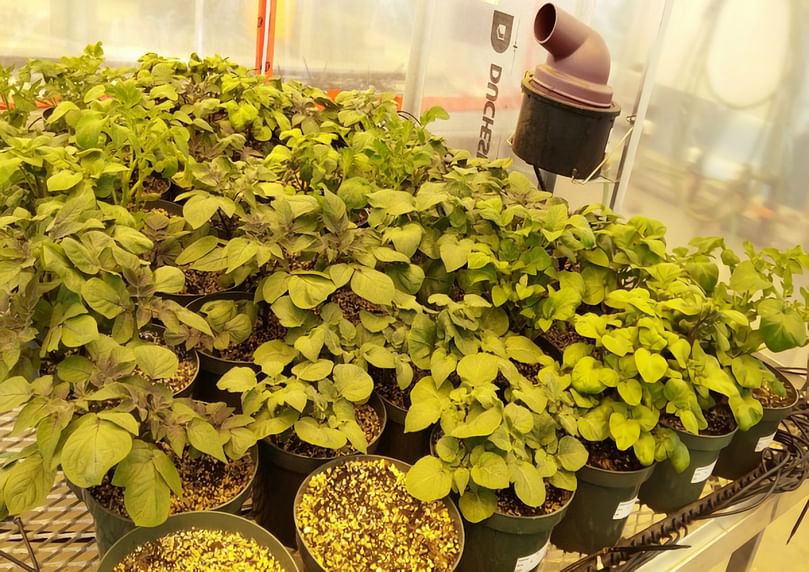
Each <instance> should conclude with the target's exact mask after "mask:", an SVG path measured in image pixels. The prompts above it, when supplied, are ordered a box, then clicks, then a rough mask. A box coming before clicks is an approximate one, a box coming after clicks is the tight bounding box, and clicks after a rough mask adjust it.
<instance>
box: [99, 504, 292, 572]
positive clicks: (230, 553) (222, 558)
mask: <svg viewBox="0 0 809 572" xmlns="http://www.w3.org/2000/svg"><path fill="white" fill-rule="evenodd" d="M223 546H227V550H223V549H222V547H223ZM158 564H159V565H161V566H167V567H175V566H193V567H194V569H195V570H200V571H203V570H221V569H223V568H227V567H229V566H239V565H241V566H244V565H249V566H250V569H251V570H256V571H264V572H298V566H297V565H296V564H295V561H294V560H293V558H292V556H290V554H289V552H287V550H286V548H284V546H283V545H282V544H281V543H280V542H279V541H278V540H277V539H276V538H275V537H274V536H272V535H271V534H270V533H268V532H267V531H266V530H264V529H263V528H261V527H260V526H258V525H257V524H255V523H253V522H251V521H249V520H247V519H245V518H242V517H240V516H236V515H233V514H227V513H221V512H205V511H202V512H195V513H184V514H178V515H175V516H171V517H169V519H168V520H167V521H166V522H164V523H163V524H161V525H158V526H155V527H148V528H136V529H135V530H132V531H130V532H128V533H127V534H126V535H124V536H123V537H122V538H121V539H120V540H118V542H116V543H115V544H114V545H113V546H112V547H111V548H110V549H109V550H108V551H107V553H106V554H105V555H104V557H103V558H102V559H101V563H100V564H99V566H98V569H99V571H101V572H113V571H119V570H124V571H131V572H135V571H136V570H142V569H143V568H144V567H148V566H150V565H158Z"/></svg>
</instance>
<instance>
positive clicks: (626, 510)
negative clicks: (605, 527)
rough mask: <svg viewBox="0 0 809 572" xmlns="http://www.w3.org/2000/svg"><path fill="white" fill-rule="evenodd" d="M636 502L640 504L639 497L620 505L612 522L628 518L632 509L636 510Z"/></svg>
mask: <svg viewBox="0 0 809 572" xmlns="http://www.w3.org/2000/svg"><path fill="white" fill-rule="evenodd" d="M636 502H638V497H635V498H633V499H629V500H625V501H624V502H622V503H620V504H619V505H618V506H617V507H616V509H615V514H613V515H612V520H621V519H622V518H626V517H628V516H629V514H630V513H631V512H632V509H633V508H635V503H636Z"/></svg>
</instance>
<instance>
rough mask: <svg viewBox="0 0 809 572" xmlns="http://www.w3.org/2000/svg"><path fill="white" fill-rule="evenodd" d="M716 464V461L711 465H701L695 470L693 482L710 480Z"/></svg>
mask: <svg viewBox="0 0 809 572" xmlns="http://www.w3.org/2000/svg"><path fill="white" fill-rule="evenodd" d="M715 465H716V461H714V462H713V463H711V464H710V465H705V466H704V467H699V468H698V469H697V470H696V471H694V476H693V477H691V482H692V483H701V482H702V481H706V480H708V477H710V476H711V473H713V468H714V466H715Z"/></svg>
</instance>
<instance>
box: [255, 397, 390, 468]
mask: <svg viewBox="0 0 809 572" xmlns="http://www.w3.org/2000/svg"><path fill="white" fill-rule="evenodd" d="M374 396H376V397H377V398H378V399H380V402H379V409H377V408H375V407H374V411H376V414H377V415H378V416H379V420H380V425H381V426H380V429H379V434H378V435H377V436H376V437H374V438H373V439H372V440H371V441H369V442H368V447H370V446H371V445H373V444H374V443H376V442H377V441H379V439H380V438H381V437H382V434H383V433H384V432H385V426H386V425H387V421H388V414H387V413H386V412H385V404H384V403H382V402H381V399H382V398H381V396H380V395H377V393H376V392H375V391H372V392H371V396H370V397H369V398H368V401H366V402H365V403H363V404H361V405H365V404H366V403H367V404H369V405H370V403H371V400H372V399H373V398H374ZM371 407H373V405H371ZM380 411H381V412H382V413H381V414H380ZM261 442H262V443H264V444H265V445H267V446H269V447H270V448H271V449H273V450H274V451H275V452H276V453H278V454H283V455H289V456H290V457H293V458H295V459H304V460H310V461H323V460H327V461H333V460H337V459H345V458H349V457H357V456H358V455H359V456H363V455H367V454H369V453H360V452H359V451H357V452H356V453H349V454H348V455H332V456H330V457H310V456H309V455H301V454H300V453H294V452H292V451H287V450H286V449H284V448H282V447H279V446H278V445H276V444H275V443H274V442H273V441H272V439H270V437H264V438H263V439H262V440H261ZM380 456H381V455H380Z"/></svg>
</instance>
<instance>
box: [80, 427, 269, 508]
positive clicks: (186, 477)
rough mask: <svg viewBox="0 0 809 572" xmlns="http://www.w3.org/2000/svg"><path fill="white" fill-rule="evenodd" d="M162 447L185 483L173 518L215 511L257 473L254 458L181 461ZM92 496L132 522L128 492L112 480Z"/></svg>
mask: <svg viewBox="0 0 809 572" xmlns="http://www.w3.org/2000/svg"><path fill="white" fill-rule="evenodd" d="M158 446H160V447H161V448H162V449H163V452H164V453H166V454H167V455H168V456H169V457H170V458H171V460H172V461H173V462H174V466H175V467H177V470H178V472H179V473H180V480H181V481H182V483H183V495H182V497H178V496H176V495H175V494H174V493H172V494H171V514H177V513H179V512H190V511H200V510H211V509H213V508H214V507H217V506H219V505H221V504H224V503H226V502H228V501H231V500H233V499H234V498H236V497H237V496H238V495H239V493H240V492H242V491H243V490H244V488H245V487H246V486H247V485H248V483H249V482H250V479H251V477H252V476H253V473H254V472H255V461H254V460H253V457H252V456H251V455H250V454H247V455H245V456H244V457H242V458H241V459H239V460H237V461H232V462H230V463H227V464H225V463H222V462H220V461H217V460H216V459H213V458H211V457H209V456H207V455H202V456H200V457H197V458H194V459H192V458H191V456H190V455H185V456H183V457H182V458H181V459H178V457H177V456H176V455H175V454H174V453H173V452H172V451H171V450H170V449H169V448H168V446H167V445H165V444H162V443H161V444H160V445H158ZM90 494H91V495H93V498H95V499H96V500H97V501H98V502H99V503H101V504H102V505H103V506H105V507H106V508H108V509H110V510H111V511H112V512H115V513H117V514H119V515H121V516H123V517H126V518H129V515H128V513H127V512H126V508H125V506H124V489H123V487H116V486H113V485H112V483H111V482H110V477H109V476H106V477H104V481H103V482H102V483H101V484H100V485H99V486H97V487H92V488H91V489H90Z"/></svg>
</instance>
